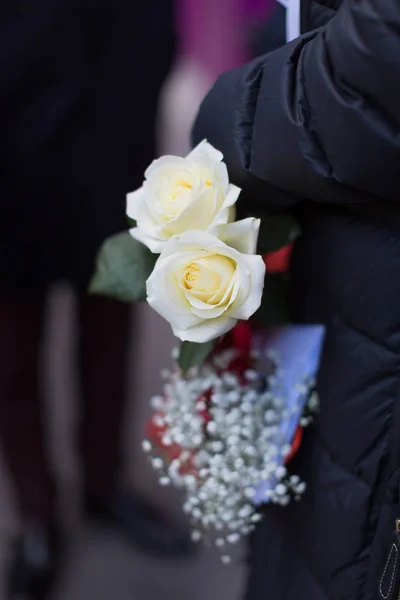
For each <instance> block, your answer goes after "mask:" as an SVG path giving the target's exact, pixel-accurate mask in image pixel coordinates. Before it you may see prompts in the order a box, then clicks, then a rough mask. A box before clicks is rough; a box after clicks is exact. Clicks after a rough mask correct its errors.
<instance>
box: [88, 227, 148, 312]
mask: <svg viewBox="0 0 400 600" xmlns="http://www.w3.org/2000/svg"><path fill="white" fill-rule="evenodd" d="M156 260H157V256H156V255H155V254H152V253H151V252H150V250H149V249H148V248H146V246H144V245H143V244H141V243H140V242H138V241H136V240H135V239H133V238H132V236H131V235H130V234H129V232H127V231H125V232H123V233H119V234H117V235H114V236H112V237H110V238H108V239H107V240H106V241H105V242H104V244H103V246H102V247H101V248H100V251H99V254H98V256H97V261H96V271H95V274H94V275H93V278H92V280H91V282H90V285H89V293H90V294H96V295H100V296H108V297H109V298H114V299H116V300H120V301H121V302H135V301H139V300H145V299H146V281H147V279H148V277H149V276H150V274H151V272H152V270H153V268H154V264H155V262H156Z"/></svg>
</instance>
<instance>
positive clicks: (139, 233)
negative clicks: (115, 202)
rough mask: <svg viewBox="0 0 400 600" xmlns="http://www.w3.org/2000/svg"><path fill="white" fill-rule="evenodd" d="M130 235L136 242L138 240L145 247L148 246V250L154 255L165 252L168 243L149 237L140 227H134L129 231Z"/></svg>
mask: <svg viewBox="0 0 400 600" xmlns="http://www.w3.org/2000/svg"><path fill="white" fill-rule="evenodd" d="M129 233H130V234H131V236H132V237H133V238H134V239H135V240H137V241H138V242H140V243H141V244H143V245H144V246H147V248H148V249H149V250H150V252H152V253H153V254H160V253H161V252H162V251H163V248H164V246H165V244H166V241H163V240H160V239H157V238H153V237H151V236H149V235H147V234H146V232H145V231H144V230H143V229H140V228H139V227H133V228H132V229H130V230H129Z"/></svg>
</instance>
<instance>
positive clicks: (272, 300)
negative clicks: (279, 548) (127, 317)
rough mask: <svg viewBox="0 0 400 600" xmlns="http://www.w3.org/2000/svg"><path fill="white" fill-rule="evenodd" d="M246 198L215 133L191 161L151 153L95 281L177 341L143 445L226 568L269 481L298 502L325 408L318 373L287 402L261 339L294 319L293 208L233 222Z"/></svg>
mask: <svg viewBox="0 0 400 600" xmlns="http://www.w3.org/2000/svg"><path fill="white" fill-rule="evenodd" d="M240 193H241V190H240V188H238V187H237V186H235V185H233V184H232V183H230V182H229V178H228V172H227V168H226V165H225V164H224V162H223V156H222V154H221V153H220V152H219V151H218V150H217V149H215V148H214V147H213V146H211V145H210V144H209V143H208V142H207V141H203V142H202V143H201V144H199V145H198V146H197V147H196V148H195V149H194V150H193V151H192V152H191V153H190V154H189V155H188V156H187V157H186V158H180V157H175V156H164V157H162V158H160V159H158V160H155V161H154V162H153V163H152V164H151V165H150V167H149V168H148V169H147V171H146V173H145V180H144V183H143V185H142V187H141V188H140V189H138V190H136V191H134V192H132V193H131V194H128V197H127V217H128V221H129V224H130V229H129V230H128V231H126V232H122V233H120V234H118V235H116V236H113V237H111V238H110V239H108V240H106V242H105V243H104V245H103V247H102V248H101V250H100V253H99V256H98V261H97V268H96V272H95V274H94V276H93V279H92V282H91V285H90V291H91V293H93V294H101V295H107V296H111V297H113V298H117V299H119V300H121V301H124V302H132V301H139V300H146V301H147V302H148V303H149V305H150V306H151V307H152V308H153V309H154V310H156V311H157V312H158V313H159V314H160V315H161V316H162V317H164V318H165V319H166V320H167V321H168V322H169V323H170V324H171V327H172V330H173V332H174V335H175V336H176V337H177V338H178V339H179V340H180V346H179V348H177V349H176V350H175V351H174V359H175V361H176V367H175V368H174V370H173V371H172V372H169V371H165V372H163V376H164V378H165V383H164V389H163V393H162V394H161V395H160V396H157V397H155V398H153V399H152V407H153V410H154V415H153V417H152V419H151V420H150V422H149V424H148V427H147V432H146V439H145V440H144V442H143V448H144V450H145V451H146V452H148V453H149V455H150V460H151V463H152V465H153V467H154V468H155V469H156V470H157V471H158V472H159V481H160V484H161V485H170V484H173V485H176V486H179V487H181V488H183V489H184V490H185V502H184V506H183V508H184V510H185V512H186V513H188V514H189V515H190V517H191V521H192V523H193V532H192V537H193V539H194V540H199V539H202V538H206V539H212V538H213V539H214V543H215V544H216V546H217V547H218V548H221V551H222V557H223V561H224V562H229V552H227V551H226V548H227V547H229V545H230V544H234V543H236V542H237V541H238V540H239V539H240V538H241V537H242V536H245V535H247V534H248V533H249V532H251V531H252V529H253V527H254V525H255V523H256V522H257V521H258V520H259V519H260V518H261V517H260V515H259V514H258V512H257V508H256V504H257V499H256V498H257V492H258V493H259V490H260V486H263V491H262V501H264V502H274V503H277V504H279V505H281V506H285V505H286V504H287V503H288V502H289V501H290V500H291V499H292V498H294V499H295V500H298V499H299V498H300V497H301V495H302V493H303V492H304V490H305V484H304V482H302V481H301V480H300V478H299V477H298V476H296V475H295V474H290V473H289V471H288V464H289V463H290V461H291V458H292V457H293V455H294V454H295V453H296V451H297V449H298V447H299V445H300V442H301V437H302V430H303V427H305V426H306V425H308V424H309V423H310V421H311V419H312V414H313V413H314V412H315V410H316V409H317V399H316V394H315V390H314V381H313V375H314V372H315V369H311V371H312V372H305V373H300V374H299V375H298V379H297V381H292V382H291V388H292V389H296V390H297V392H298V393H297V396H296V398H297V400H296V402H294V403H292V405H291V406H289V404H288V401H287V398H288V393H287V390H286V389H285V368H284V365H283V366H282V365H281V364H280V356H279V352H276V351H275V350H274V348H273V345H272V346H271V344H268V343H265V339H264V338H265V335H266V334H267V333H268V332H270V331H273V330H271V329H270V328H271V326H278V325H279V326H282V325H284V324H285V323H288V322H289V314H288V310H287V294H286V289H287V285H288V269H287V266H288V261H289V257H290V251H291V245H292V243H293V241H294V239H295V237H296V236H297V235H298V234H299V227H298V224H297V223H296V221H295V220H294V219H293V218H292V216H291V215H289V214H286V213H284V214H270V213H264V214H262V215H260V214H259V215H257V218H255V217H247V218H244V219H241V220H236V209H235V205H236V202H237V200H238V197H239V195H240ZM260 217H261V218H260ZM261 224H262V235H261V236H260V239H259V232H260V225H261ZM266 332H267V333H266ZM262 339H263V341H262V342H261V340H262ZM289 423H291V426H290V427H288V424H289ZM293 424H294V426H293ZM213 534H215V535H214V536H213Z"/></svg>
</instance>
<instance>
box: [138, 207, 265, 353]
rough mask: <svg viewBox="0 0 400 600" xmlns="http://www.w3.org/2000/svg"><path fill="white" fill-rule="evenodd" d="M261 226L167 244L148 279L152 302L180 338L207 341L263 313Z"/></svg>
mask: <svg viewBox="0 0 400 600" xmlns="http://www.w3.org/2000/svg"><path fill="white" fill-rule="evenodd" d="M259 225H260V222H259V220H257V219H251V218H250V219H244V220H243V221H237V222H235V223H231V224H227V225H222V226H221V225H220V226H218V227H216V228H215V229H214V232H213V233H211V232H205V231H187V232H185V233H183V234H182V235H180V236H176V237H174V238H172V239H170V240H169V242H168V243H167V244H166V246H165V248H164V250H163V252H162V254H161V255H160V257H159V259H158V261H157V262H156V265H155V267H154V271H153V273H152V274H151V276H150V277H149V279H148V280H147V301H148V303H149V304H150V306H151V307H152V308H153V309H154V310H156V311H157V312H158V313H159V314H160V315H162V316H163V317H164V318H165V319H166V320H167V321H169V323H170V324H171V326H172V329H173V332H174V334H175V335H176V336H177V337H178V338H179V339H181V340H182V341H185V340H187V341H190V342H199V343H200V342H207V341H209V340H212V339H214V338H217V337H219V336H220V335H222V334H224V333H226V332H227V331H229V330H230V329H232V327H234V325H235V324H236V322H237V321H238V319H248V318H249V317H251V315H252V314H253V313H254V312H255V311H256V310H257V309H258V307H259V306H260V303H261V297H262V292H263V287H264V276H265V265H264V262H263V260H262V258H261V256H256V255H254V254H253V253H254V252H255V249H256V242H257V237H258V229H259ZM214 233H218V235H219V237H217V236H216V235H214ZM223 240H226V241H228V243H229V245H228V244H227V243H225V241H223Z"/></svg>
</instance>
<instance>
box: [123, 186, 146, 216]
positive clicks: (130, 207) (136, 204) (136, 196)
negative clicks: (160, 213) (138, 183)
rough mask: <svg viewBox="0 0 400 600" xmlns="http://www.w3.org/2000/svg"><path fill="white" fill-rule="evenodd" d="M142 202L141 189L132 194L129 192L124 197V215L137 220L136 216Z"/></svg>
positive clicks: (139, 211)
mask: <svg viewBox="0 0 400 600" xmlns="http://www.w3.org/2000/svg"><path fill="white" fill-rule="evenodd" d="M143 200H144V194H143V187H140V188H139V189H137V190H135V191H134V192H130V193H129V194H127V196H126V214H127V215H128V217H130V218H131V219H135V221H136V220H137V218H138V215H139V214H140V213H141V209H142V205H143Z"/></svg>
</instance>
